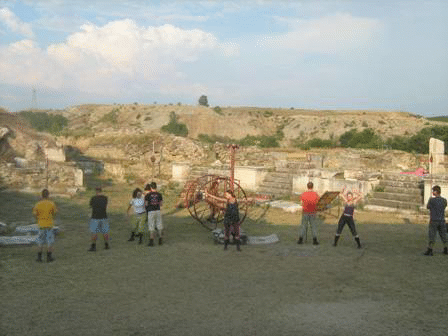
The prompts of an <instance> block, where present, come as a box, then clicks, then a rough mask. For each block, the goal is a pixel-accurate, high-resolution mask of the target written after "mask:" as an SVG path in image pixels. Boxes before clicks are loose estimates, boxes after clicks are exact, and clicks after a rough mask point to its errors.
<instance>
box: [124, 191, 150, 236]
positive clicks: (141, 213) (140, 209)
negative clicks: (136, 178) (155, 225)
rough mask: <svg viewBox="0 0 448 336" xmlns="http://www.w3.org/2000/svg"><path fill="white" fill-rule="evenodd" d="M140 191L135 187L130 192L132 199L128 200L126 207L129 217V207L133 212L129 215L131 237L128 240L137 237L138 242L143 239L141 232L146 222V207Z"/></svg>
mask: <svg viewBox="0 0 448 336" xmlns="http://www.w3.org/2000/svg"><path fill="white" fill-rule="evenodd" d="M142 196H143V193H142V191H141V190H140V189H139V188H137V189H135V190H134V191H133V192H132V199H131V201H130V202H129V206H128V209H127V211H126V213H127V216H128V217H130V216H131V215H130V210H131V208H133V209H134V213H133V214H132V217H131V228H132V232H131V238H129V239H128V241H134V240H135V237H136V236H137V237H139V242H138V243H139V244H141V243H142V241H143V233H144V230H145V222H146V209H145V199H144V198H143V197H142Z"/></svg>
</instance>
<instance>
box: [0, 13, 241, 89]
mask: <svg viewBox="0 0 448 336" xmlns="http://www.w3.org/2000/svg"><path fill="white" fill-rule="evenodd" d="M237 50H238V46H237V45H234V44H233V45H226V44H220V43H219V41H218V40H217V38H216V37H215V36H214V35H213V34H211V33H208V32H205V31H203V30H199V29H192V30H185V29H181V28H178V27H175V26H173V25H168V24H166V25H163V26H159V27H142V26H138V25H137V24H136V23H135V22H134V21H133V20H129V19H126V20H120V21H112V22H109V23H107V24H106V25H104V26H96V25H94V24H91V23H89V24H85V25H83V26H81V29H80V31H78V32H76V33H73V34H71V35H70V36H68V37H67V39H66V40H65V41H64V42H63V43H59V44H53V45H50V46H49V47H48V48H47V49H46V50H45V49H41V48H39V47H37V46H36V44H35V43H34V42H33V41H31V40H22V41H19V42H16V43H13V44H10V45H9V46H7V47H3V48H0V79H3V80H4V81H5V83H11V84H26V85H34V84H36V83H39V85H43V86H47V87H51V88H55V89H58V88H62V87H70V88H78V89H80V90H84V91H89V92H96V93H111V92H115V93H116V92H117V91H118V92H120V90H132V87H133V86H134V85H135V86H136V87H137V86H140V87H141V86H145V83H147V84H150V85H156V86H158V87H159V88H160V87H161V85H162V83H163V84H164V85H167V86H166V87H168V86H169V85H170V83H171V82H175V81H176V80H178V79H179V76H180V74H181V75H182V76H183V79H184V80H185V81H188V79H186V78H185V74H182V71H181V69H180V67H181V66H182V65H183V64H187V63H190V62H195V61H197V60H199V59H200V58H201V57H203V55H204V53H206V52H212V53H213V52H219V53H220V54H224V56H231V55H235V54H236V53H237ZM186 83H187V82H186ZM185 85H188V84H185ZM175 88H176V86H173V85H171V89H170V90H169V91H172V90H173V89H175ZM181 91H185V88H182V89H181Z"/></svg>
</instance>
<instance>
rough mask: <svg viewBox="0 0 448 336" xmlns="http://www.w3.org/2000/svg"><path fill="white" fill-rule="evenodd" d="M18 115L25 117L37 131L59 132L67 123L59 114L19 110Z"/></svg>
mask: <svg viewBox="0 0 448 336" xmlns="http://www.w3.org/2000/svg"><path fill="white" fill-rule="evenodd" d="M19 115H20V116H21V117H23V118H24V119H26V120H27V121H28V122H29V123H30V124H31V127H33V128H34V129H36V130H37V131H39V132H48V133H51V134H59V133H60V132H61V131H62V130H63V129H64V127H66V126H67V125H68V119H67V118H65V117H64V116H62V115H59V114H56V115H54V114H48V113H47V112H31V111H22V112H19Z"/></svg>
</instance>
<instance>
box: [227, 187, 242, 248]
mask: <svg viewBox="0 0 448 336" xmlns="http://www.w3.org/2000/svg"><path fill="white" fill-rule="evenodd" d="M225 197H226V200H227V205H226V212H225V214H224V250H227V246H228V245H229V238H230V233H231V232H232V234H233V237H234V239H235V243H236V249H237V251H241V241H240V213H239V210H238V202H237V200H236V197H235V194H234V193H233V191H231V190H227V191H226V192H225Z"/></svg>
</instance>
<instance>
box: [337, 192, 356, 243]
mask: <svg viewBox="0 0 448 336" xmlns="http://www.w3.org/2000/svg"><path fill="white" fill-rule="evenodd" d="M344 191H345V188H344V189H343V190H342V193H340V194H339V197H341V198H342V200H343V201H344V203H345V207H344V211H343V212H342V216H341V218H340V219H339V222H338V228H337V230H336V235H335V236H334V243H333V246H337V245H338V240H339V237H340V236H341V233H342V229H343V228H344V226H345V224H347V225H348V227H349V229H350V232H351V233H352V235H353V237H354V238H355V241H356V244H357V245H358V248H361V241H360V240H359V236H358V233H357V232H356V227H355V221H354V220H353V214H354V212H355V206H356V204H357V203H358V202H359V201H360V200H361V198H362V195H361V194H360V193H358V192H355V194H353V192H351V191H349V192H347V193H346V194H345V193H344Z"/></svg>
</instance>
